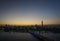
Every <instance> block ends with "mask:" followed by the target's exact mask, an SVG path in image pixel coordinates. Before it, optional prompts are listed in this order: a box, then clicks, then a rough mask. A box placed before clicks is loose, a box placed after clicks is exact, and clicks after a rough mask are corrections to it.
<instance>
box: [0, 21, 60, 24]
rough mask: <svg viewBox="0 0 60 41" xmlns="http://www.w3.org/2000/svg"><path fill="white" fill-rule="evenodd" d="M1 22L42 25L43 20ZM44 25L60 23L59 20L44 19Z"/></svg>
mask: <svg viewBox="0 0 60 41" xmlns="http://www.w3.org/2000/svg"><path fill="white" fill-rule="evenodd" d="M0 24H9V25H35V24H37V25H41V21H40V22H39V21H11V22H0ZM43 24H44V25H46V24H60V21H59V22H56V21H44V23H43Z"/></svg>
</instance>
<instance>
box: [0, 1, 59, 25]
mask: <svg viewBox="0 0 60 41" xmlns="http://www.w3.org/2000/svg"><path fill="white" fill-rule="evenodd" d="M42 20H43V22H44V24H60V0H0V24H13V25H33V24H41V21H42Z"/></svg>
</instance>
